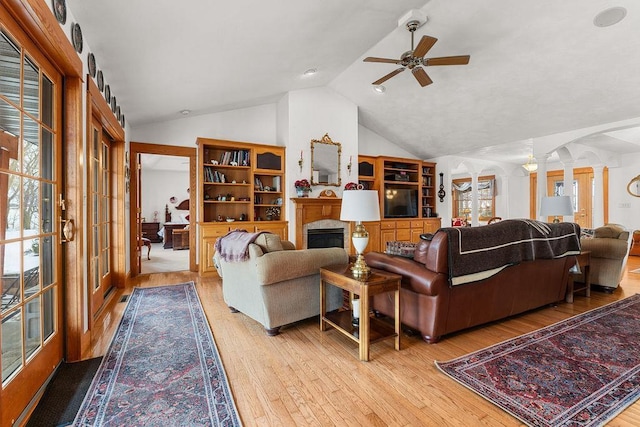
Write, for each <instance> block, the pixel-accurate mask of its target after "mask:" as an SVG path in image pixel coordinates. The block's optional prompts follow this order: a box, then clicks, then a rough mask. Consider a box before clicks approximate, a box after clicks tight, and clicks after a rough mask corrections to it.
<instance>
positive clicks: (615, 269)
mask: <svg viewBox="0 0 640 427" xmlns="http://www.w3.org/2000/svg"><path fill="white" fill-rule="evenodd" d="M631 237H632V235H631V233H630V232H629V230H626V229H625V228H624V226H622V225H618V224H605V225H604V226H602V227H598V228H596V229H595V230H594V232H593V238H582V239H580V245H581V247H582V248H581V249H582V250H583V251H591V273H590V274H591V284H594V285H599V286H602V287H603V289H604V290H605V291H612V290H614V289H615V288H617V287H618V284H619V283H620V280H622V275H623V274H624V269H625V267H626V265H627V258H628V257H629V248H630V247H631ZM576 281H578V282H584V278H583V277H578V278H576Z"/></svg>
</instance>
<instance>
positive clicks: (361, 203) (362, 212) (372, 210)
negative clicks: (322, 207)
mask: <svg viewBox="0 0 640 427" xmlns="http://www.w3.org/2000/svg"><path fill="white" fill-rule="evenodd" d="M340 220H342V221H379V220H380V203H379V202H378V192H377V191H376V190H346V191H344V192H343V193H342V207H341V209H340Z"/></svg>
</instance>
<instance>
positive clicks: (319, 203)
mask: <svg viewBox="0 0 640 427" xmlns="http://www.w3.org/2000/svg"><path fill="white" fill-rule="evenodd" d="M291 200H292V201H293V203H294V204H295V207H296V212H295V221H296V222H295V236H296V237H295V243H296V248H298V249H307V248H310V247H313V246H309V239H311V240H314V239H315V238H316V237H317V236H316V234H321V235H322V234H326V233H327V230H330V232H331V235H332V239H336V240H335V241H333V242H332V243H331V245H332V246H338V243H337V241H338V240H337V239H338V234H339V233H342V246H340V247H343V248H344V249H345V250H346V251H347V252H350V251H351V239H350V238H349V233H350V231H349V230H350V229H349V226H350V224H349V223H348V222H344V221H340V206H341V203H342V200H341V199H338V198H337V197H328V198H319V197H318V198H313V197H299V198H293V199H291ZM314 230H318V231H314ZM321 237H322V236H321ZM311 244H312V245H314V244H315V243H311ZM325 244H326V243H325ZM329 247H331V246H329Z"/></svg>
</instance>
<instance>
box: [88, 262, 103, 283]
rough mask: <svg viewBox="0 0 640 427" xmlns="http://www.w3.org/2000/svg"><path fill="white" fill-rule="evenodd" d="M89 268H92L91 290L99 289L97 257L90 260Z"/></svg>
mask: <svg viewBox="0 0 640 427" xmlns="http://www.w3.org/2000/svg"><path fill="white" fill-rule="evenodd" d="M91 266H92V267H93V288H94V289H99V288H100V285H101V284H102V281H101V280H100V268H99V266H98V257H95V258H94V259H92V260H91Z"/></svg>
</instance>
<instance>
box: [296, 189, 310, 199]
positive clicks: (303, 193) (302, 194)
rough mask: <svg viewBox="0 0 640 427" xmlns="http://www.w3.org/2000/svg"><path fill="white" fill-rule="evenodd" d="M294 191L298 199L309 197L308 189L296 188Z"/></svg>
mask: <svg viewBox="0 0 640 427" xmlns="http://www.w3.org/2000/svg"><path fill="white" fill-rule="evenodd" d="M296 191H297V193H298V197H309V189H308V188H304V187H300V188H296Z"/></svg>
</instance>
